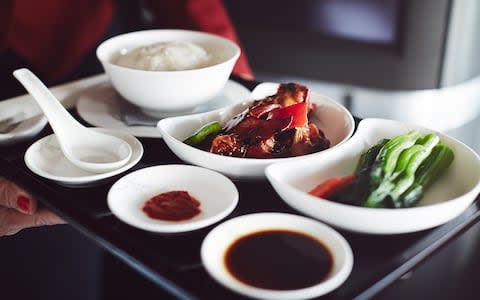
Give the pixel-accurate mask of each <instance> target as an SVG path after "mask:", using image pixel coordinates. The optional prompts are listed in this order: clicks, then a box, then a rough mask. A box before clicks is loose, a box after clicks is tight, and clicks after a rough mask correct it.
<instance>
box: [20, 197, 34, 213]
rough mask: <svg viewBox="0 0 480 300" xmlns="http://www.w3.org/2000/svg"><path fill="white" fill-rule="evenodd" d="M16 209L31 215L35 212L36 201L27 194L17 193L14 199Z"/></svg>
mask: <svg viewBox="0 0 480 300" xmlns="http://www.w3.org/2000/svg"><path fill="white" fill-rule="evenodd" d="M16 204H17V210H19V211H20V212H22V213H24V214H28V215H31V214H33V213H35V211H36V209H37V206H36V202H35V201H34V200H33V199H32V198H31V197H29V196H27V195H23V194H21V195H19V196H18V197H17V200H16Z"/></svg>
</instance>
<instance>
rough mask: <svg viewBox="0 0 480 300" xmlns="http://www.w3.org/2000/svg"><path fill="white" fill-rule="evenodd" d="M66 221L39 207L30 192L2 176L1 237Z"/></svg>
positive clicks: (0, 178) (0, 190)
mask: <svg viewBox="0 0 480 300" xmlns="http://www.w3.org/2000/svg"><path fill="white" fill-rule="evenodd" d="M64 223H65V221H64V220H62V219H61V218H60V217H58V216H57V215H55V214H54V213H52V212H51V211H49V210H48V209H46V208H39V207H38V204H37V201H36V200H35V199H34V198H33V197H32V196H31V195H30V194H29V193H27V192H26V191H24V190H23V189H21V188H20V187H18V186H17V185H16V184H14V183H13V182H11V181H9V180H8V179H6V178H3V177H0V237H1V236H6V235H13V234H15V233H17V232H19V231H20V230H22V229H25V228H29V227H38V226H44V225H54V224H64Z"/></svg>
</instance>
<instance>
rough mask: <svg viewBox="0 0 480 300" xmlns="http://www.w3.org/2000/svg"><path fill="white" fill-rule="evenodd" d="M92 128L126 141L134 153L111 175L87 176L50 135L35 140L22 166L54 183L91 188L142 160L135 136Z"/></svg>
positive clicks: (141, 153)
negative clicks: (65, 154)
mask: <svg viewBox="0 0 480 300" xmlns="http://www.w3.org/2000/svg"><path fill="white" fill-rule="evenodd" d="M92 129H94V130H98V131H100V132H104V133H108V134H111V135H113V136H116V137H118V138H121V139H123V140H125V141H126V142H128V144H129V145H130V146H131V147H132V151H133V152H132V157H131V158H130V161H129V162H128V163H127V164H126V165H124V166H123V167H121V168H119V169H117V170H114V171H111V172H107V173H101V174H96V173H90V172H88V171H85V170H82V169H80V168H78V167H76V166H75V165H73V164H72V163H71V162H70V161H68V160H67V158H66V157H65V156H64V154H63V152H62V150H61V149H60V146H59V144H58V141H57V138H56V137H55V134H51V135H49V136H46V137H44V138H42V139H40V140H38V141H36V142H35V143H34V144H33V145H31V146H30V147H29V148H28V149H27V151H26V152H25V157H24V159H25V164H26V165H27V167H28V168H29V169H30V170H31V171H32V172H33V173H35V174H37V175H39V176H41V177H44V178H47V179H50V180H53V181H55V182H57V183H58V184H61V185H65V186H77V187H78V186H80V187H82V186H89V185H93V184H94V183H98V182H101V181H102V180H104V179H106V178H109V177H112V176H114V175H117V174H120V173H122V172H124V171H126V170H128V169H130V168H131V167H133V166H134V165H135V164H136V163H138V162H139V161H140V159H141V158H142V155H143V146H142V144H141V143H140V141H139V140H138V139H137V138H135V137H134V136H132V135H130V134H127V133H122V132H117V131H114V130H108V129H103V128H92Z"/></svg>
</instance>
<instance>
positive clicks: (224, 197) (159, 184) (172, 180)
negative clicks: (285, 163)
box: [107, 165, 238, 233]
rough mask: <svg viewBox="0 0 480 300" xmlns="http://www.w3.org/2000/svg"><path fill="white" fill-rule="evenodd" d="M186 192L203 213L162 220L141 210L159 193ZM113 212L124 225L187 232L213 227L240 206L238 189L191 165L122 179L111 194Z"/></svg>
mask: <svg viewBox="0 0 480 300" xmlns="http://www.w3.org/2000/svg"><path fill="white" fill-rule="evenodd" d="M174 190H183V191H187V192H188V193H189V194H190V195H191V196H192V197H194V198H195V199H197V200H198V201H199V202H200V203H201V204H200V207H199V208H200V214H199V215H197V216H195V217H193V218H192V219H189V220H184V221H162V220H157V219H152V218H150V217H148V216H147V215H146V214H145V213H144V212H143V210H142V208H143V205H144V204H145V202H146V201H147V200H149V199H150V198H152V197H153V196H155V195H158V194H160V193H164V192H169V191H174ZM107 203H108V206H109V208H110V210H111V211H112V213H113V214H114V215H115V216H116V217H117V218H119V219H120V220H122V221H123V222H125V223H127V224H129V225H131V226H134V227H137V228H140V229H143V230H147V231H152V232H159V233H174V232H185V231H191V230H195V229H199V228H202V227H206V226H208V225H211V224H213V223H215V222H217V221H220V220H221V219H223V218H225V217H226V216H227V215H229V214H230V213H231V212H232V211H233V209H234V208H235V207H236V205H237V203H238V190H237V188H236V187H235V185H234V184H233V182H232V181H230V179H228V178H227V177H225V176H224V175H222V174H220V173H217V172H215V171H212V170H209V169H205V168H200V167H196V166H190V165H161V166H153V167H148V168H144V169H140V170H137V171H135V172H132V173H129V174H127V175H125V176H124V177H122V178H120V179H119V180H118V181H117V182H115V183H114V184H113V186H112V187H111V188H110V191H109V192H108V196H107Z"/></svg>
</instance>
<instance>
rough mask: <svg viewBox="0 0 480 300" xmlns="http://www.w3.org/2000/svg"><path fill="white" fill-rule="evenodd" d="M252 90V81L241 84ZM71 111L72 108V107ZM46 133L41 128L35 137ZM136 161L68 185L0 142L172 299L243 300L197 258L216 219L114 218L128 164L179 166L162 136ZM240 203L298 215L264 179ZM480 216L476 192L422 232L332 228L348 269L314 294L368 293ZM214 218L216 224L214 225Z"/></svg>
mask: <svg viewBox="0 0 480 300" xmlns="http://www.w3.org/2000/svg"><path fill="white" fill-rule="evenodd" d="M242 83H244V84H245V85H246V86H247V87H249V88H252V86H253V83H249V82H242ZM72 113H73V114H74V115H76V113H75V111H72ZM50 133H51V129H50V128H49V127H48V126H47V127H46V128H45V129H44V130H43V131H42V132H41V133H40V135H39V136H38V137H37V139H38V138H40V137H41V136H45V135H48V134H50ZM140 140H141V142H142V144H143V146H144V150H145V153H144V156H143V158H142V160H141V161H140V162H139V163H138V164H137V165H136V166H135V167H134V168H132V169H130V170H128V171H127V172H125V173H123V174H120V175H118V176H115V177H113V178H110V179H109V180H108V181H107V182H104V183H102V184H100V185H98V186H95V187H89V188H72V187H64V186H61V185H58V184H56V183H54V182H52V181H49V180H46V179H43V178H41V177H39V176H37V175H35V174H33V173H32V172H30V170H28V168H27V167H26V166H25V163H24V161H23V154H24V153H25V150H26V149H27V148H28V146H29V145H30V143H31V142H26V143H23V144H19V145H15V146H8V147H3V148H0V154H1V158H0V165H1V169H0V175H2V176H5V177H7V178H10V179H11V180H13V181H15V182H16V183H18V184H19V185H20V186H22V187H23V188H25V189H28V190H29V191H30V192H32V193H33V194H34V195H35V196H36V198H37V199H39V200H40V201H41V202H42V203H43V204H44V205H45V206H47V207H49V208H50V209H51V210H53V211H54V212H56V213H57V214H59V215H60V216H62V217H63V218H64V219H65V220H66V221H67V222H68V223H69V224H71V225H72V226H73V227H74V228H76V229H77V230H79V231H80V232H82V233H84V234H85V235H86V236H87V237H89V238H91V239H92V240H93V241H94V242H96V243H97V244H98V245H100V246H102V247H103V248H104V249H106V250H107V251H109V252H110V253H112V254H113V255H115V256H117V257H118V258H120V259H121V260H123V261H124V262H126V263H127V264H128V265H130V266H131V267H132V268H134V269H135V270H137V271H138V272H140V273H141V274H142V275H144V276H146V277H147V278H149V279H150V280H152V281H153V282H154V283H155V284H157V285H158V286H160V287H162V288H164V289H166V290H168V291H169V292H170V293H172V295H174V296H175V297H178V298H179V299H243V298H244V297H242V296H239V295H237V294H235V293H233V292H231V291H229V290H227V289H226V288H224V287H223V286H222V285H220V284H218V283H217V282H216V281H214V280H213V279H212V278H211V277H210V276H209V275H208V274H207V272H206V270H205V269H204V267H203V265H202V263H201V259H200V245H201V242H202V240H203V238H204V237H205V235H206V234H207V233H208V232H209V231H210V230H211V229H212V228H213V227H214V226H215V225H216V224H214V225H212V226H209V227H207V228H203V229H200V230H197V231H193V232H188V233H182V234H173V235H172V234H170V235H162V234H155V233H150V232H146V231H142V230H139V229H136V228H134V227H131V226H129V225H127V224H125V223H123V222H121V221H120V220H118V219H117V218H116V217H115V216H113V215H112V214H111V212H110V210H109V209H108V207H107V204H106V194H107V192H108V190H109V188H110V186H111V185H112V184H113V183H114V182H115V181H116V180H117V179H119V178H120V177H121V176H123V175H125V174H126V173H129V172H132V171H134V170H137V169H140V168H144V167H149V166H153V165H159V164H174V163H175V164H182V163H183V162H182V161H181V160H180V159H178V158H177V157H176V156H175V155H174V154H173V153H172V152H171V151H170V150H169V149H168V147H167V146H166V144H165V143H164V141H163V140H162V139H154V138H140ZM235 184H236V186H237V188H238V190H239V193H240V201H239V204H238V206H237V207H236V209H235V210H234V211H233V213H232V214H231V215H229V216H228V217H227V218H232V217H235V216H239V215H243V214H247V213H254V212H271V211H275V212H288V213H294V214H300V213H298V212H296V211H294V210H293V209H291V208H290V207H289V206H287V205H286V204H285V203H284V202H283V201H282V200H281V199H280V198H279V197H278V195H277V194H276V193H275V191H274V190H273V188H272V186H271V185H270V184H269V182H268V181H266V180H262V181H254V182H252V181H251V182H247V181H236V182H235ZM478 220H480V197H477V199H476V200H475V202H474V203H473V204H472V205H471V206H470V207H469V208H468V209H467V210H466V211H465V212H463V213H462V214H461V215H460V216H459V217H457V218H455V219H454V220H452V221H450V222H448V223H446V224H444V225H442V226H439V227H436V228H434V229H430V230H425V231H422V232H416V233H410V234H400V235H380V236H378V235H366V234H357V233H351V232H347V231H342V230H339V229H337V230H338V231H339V232H340V233H341V234H342V235H343V236H344V237H345V238H346V239H347V240H348V242H349V243H350V245H351V247H352V250H353V254H354V266H353V270H352V273H351V275H350V276H349V278H348V279H347V280H346V281H345V282H344V283H343V285H342V286H340V287H339V288H338V289H336V290H335V291H333V292H331V293H330V294H328V295H324V296H322V297H321V299H354V298H356V299H368V298H371V297H372V296H374V295H376V294H377V293H378V292H380V291H381V290H382V289H384V288H386V287H387V286H389V285H390V284H391V283H393V282H394V281H395V280H397V279H398V278H400V277H401V276H402V275H403V274H405V273H407V272H408V271H410V270H412V269H413V268H415V267H416V266H418V265H419V264H420V263H421V262H422V261H424V260H425V259H426V258H428V257H429V256H431V255H432V254H433V253H434V252H435V251H437V250H438V249H440V248H441V247H442V246H445V245H447V244H448V243H449V242H450V241H451V240H452V239H454V238H455V237H457V236H459V235H460V234H461V233H462V232H463V231H465V230H467V229H468V228H470V227H471V226H472V225H474V224H475V223H476V222H477V221H478ZM217 224H218V223H217Z"/></svg>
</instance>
